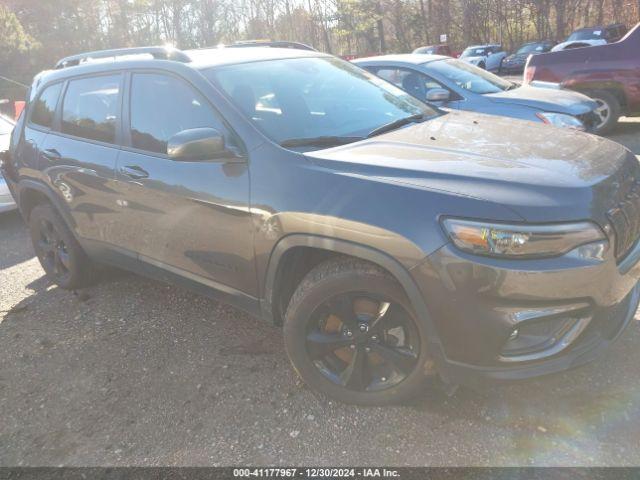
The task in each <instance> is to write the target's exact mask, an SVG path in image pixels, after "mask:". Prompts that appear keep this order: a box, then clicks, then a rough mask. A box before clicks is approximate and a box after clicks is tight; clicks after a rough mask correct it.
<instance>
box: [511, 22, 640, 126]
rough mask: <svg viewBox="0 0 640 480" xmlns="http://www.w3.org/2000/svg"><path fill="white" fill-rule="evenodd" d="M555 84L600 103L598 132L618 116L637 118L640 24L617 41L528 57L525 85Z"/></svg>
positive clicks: (639, 81) (639, 103) (639, 109)
mask: <svg viewBox="0 0 640 480" xmlns="http://www.w3.org/2000/svg"><path fill="white" fill-rule="evenodd" d="M534 81H543V82H555V83H559V84H560V85H561V86H562V87H563V88H567V89H571V90H577V91H579V92H582V93H585V94H587V95H588V96H590V97H591V98H593V99H594V100H595V101H596V102H598V104H599V108H598V109H597V110H596V112H597V113H598V116H599V117H600V120H599V123H598V125H597V126H596V132H597V133H600V134H602V133H607V132H609V131H610V130H611V129H613V127H614V126H615V125H616V123H617V121H618V118H619V117H620V116H621V115H626V116H636V115H640V24H638V25H636V26H635V27H634V28H633V29H632V30H631V31H630V32H629V33H627V35H626V36H625V37H624V38H622V40H620V41H619V42H616V43H610V44H607V45H598V46H595V47H585V48H575V49H571V50H564V51H560V52H550V53H544V54H542V55H535V56H532V57H529V60H528V61H527V66H526V68H525V73H524V82H525V83H531V82H534Z"/></svg>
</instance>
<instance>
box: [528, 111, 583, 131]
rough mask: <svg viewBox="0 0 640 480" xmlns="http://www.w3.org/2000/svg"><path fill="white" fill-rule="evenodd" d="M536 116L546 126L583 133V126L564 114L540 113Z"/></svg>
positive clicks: (572, 117)
mask: <svg viewBox="0 0 640 480" xmlns="http://www.w3.org/2000/svg"><path fill="white" fill-rule="evenodd" d="M536 116H537V117H538V118H539V119H540V120H542V121H543V122H544V123H546V124H548V125H553V126H554V127H561V128H573V129H574V130H581V131H584V130H586V128H585V127H584V124H583V123H582V122H581V121H580V120H578V119H577V118H576V117H574V116H573V115H567V114H566V113H554V112H540V113H536Z"/></svg>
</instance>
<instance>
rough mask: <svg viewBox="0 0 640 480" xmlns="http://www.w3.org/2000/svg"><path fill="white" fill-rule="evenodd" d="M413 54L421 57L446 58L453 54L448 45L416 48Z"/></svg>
mask: <svg viewBox="0 0 640 480" xmlns="http://www.w3.org/2000/svg"><path fill="white" fill-rule="evenodd" d="M413 53H416V54H418V53H419V54H423V55H445V56H447V57H453V52H452V51H451V48H449V45H428V46H426V47H418V48H416V49H415V50H414V51H413Z"/></svg>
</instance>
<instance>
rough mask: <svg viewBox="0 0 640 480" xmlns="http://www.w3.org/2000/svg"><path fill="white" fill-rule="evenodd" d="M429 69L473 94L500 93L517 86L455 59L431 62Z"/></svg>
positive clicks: (428, 65)
mask: <svg viewBox="0 0 640 480" xmlns="http://www.w3.org/2000/svg"><path fill="white" fill-rule="evenodd" d="M427 69H428V70H429V71H433V72H435V73H438V74H440V75H442V76H443V77H445V78H446V79H447V80H449V81H451V82H453V83H455V84H456V85H458V86H459V87H461V88H464V89H465V90H469V91H470V92H473V93H479V94H485V93H498V92H503V91H505V90H510V89H512V88H514V85H515V84H514V83H512V82H509V81H508V80H504V79H502V78H500V77H498V76H497V75H494V74H493V73H489V72H487V71H486V70H483V69H482V68H478V67H476V66H474V65H470V64H468V63H466V62H461V61H460V60H455V59H447V60H438V61H435V62H430V63H428V64H427Z"/></svg>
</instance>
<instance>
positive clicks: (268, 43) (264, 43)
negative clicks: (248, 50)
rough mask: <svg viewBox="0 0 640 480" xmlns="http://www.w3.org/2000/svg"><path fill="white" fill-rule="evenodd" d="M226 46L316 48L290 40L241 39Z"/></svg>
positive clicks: (225, 46)
mask: <svg viewBox="0 0 640 480" xmlns="http://www.w3.org/2000/svg"><path fill="white" fill-rule="evenodd" d="M222 47H224V48H244V47H270V48H294V49H297V50H315V48H313V47H311V46H309V45H307V44H305V43H300V42H290V41H288V40H240V41H237V42H235V43H232V44H229V45H222Z"/></svg>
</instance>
